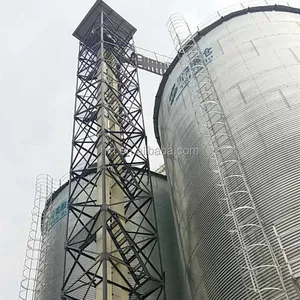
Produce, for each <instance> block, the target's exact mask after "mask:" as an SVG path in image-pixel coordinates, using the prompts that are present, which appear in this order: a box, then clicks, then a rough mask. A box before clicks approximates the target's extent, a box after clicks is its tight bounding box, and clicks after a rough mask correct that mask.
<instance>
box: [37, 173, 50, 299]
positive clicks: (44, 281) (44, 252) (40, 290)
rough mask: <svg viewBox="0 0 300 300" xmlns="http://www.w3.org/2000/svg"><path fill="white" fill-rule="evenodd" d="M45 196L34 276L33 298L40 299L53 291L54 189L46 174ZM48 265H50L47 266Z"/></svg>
mask: <svg viewBox="0 0 300 300" xmlns="http://www.w3.org/2000/svg"><path fill="white" fill-rule="evenodd" d="M43 189H44V193H45V197H46V198H47V201H49V202H48V208H47V210H46V211H44V215H43V216H42V217H41V250H40V258H39V264H38V268H37V276H36V289H35V295H34V300H41V299H43V297H44V298H45V299H47V295H48V294H49V293H53V291H52V290H51V286H52V285H53V282H52V280H51V278H49V277H51V275H52V274H51V272H50V268H51V267H53V262H52V266H50V260H49V257H50V251H51V247H53V232H52V230H51V229H52V219H53V213H54V209H53V199H52V192H53V190H54V180H53V178H51V177H50V176H48V175H47V179H46V182H45V183H44V186H43ZM49 266H50V267H49Z"/></svg>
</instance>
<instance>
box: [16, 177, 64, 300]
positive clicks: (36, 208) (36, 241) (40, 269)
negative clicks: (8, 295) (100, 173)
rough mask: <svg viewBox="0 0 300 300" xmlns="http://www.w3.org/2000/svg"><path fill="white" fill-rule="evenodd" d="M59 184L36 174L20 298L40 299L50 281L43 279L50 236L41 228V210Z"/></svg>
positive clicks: (45, 271) (50, 178)
mask: <svg viewBox="0 0 300 300" xmlns="http://www.w3.org/2000/svg"><path fill="white" fill-rule="evenodd" d="M61 184H62V181H61V180H54V179H53V178H52V177H51V176H49V175H46V174H42V175H39V176H37V179H36V184H35V195H34V205H33V210H32V212H31V215H32V220H31V225H30V230H29V237H28V242H27V247H26V252H25V262H24V269H23V275H22V279H21V284H20V291H19V299H20V300H38V299H40V297H39V295H40V293H41V291H43V290H45V288H46V287H48V285H49V284H50V282H48V281H45V274H47V270H46V268H47V264H46V256H47V248H49V246H50V245H51V236H50V235H49V232H48V231H47V232H46V231H43V229H42V228H43V227H44V224H43V211H44V208H45V205H46V203H49V204H50V203H52V201H51V197H52V193H53V192H54V191H55V190H56V189H57V188H58V187H59V186H60V185H61ZM50 205H52V204H50ZM49 209H51V207H50V208H49Z"/></svg>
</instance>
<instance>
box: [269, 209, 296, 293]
mask: <svg viewBox="0 0 300 300" xmlns="http://www.w3.org/2000/svg"><path fill="white" fill-rule="evenodd" d="M273 229H274V232H275V235H276V238H277V241H278V244H279V246H280V250H281V254H282V256H283V258H284V261H285V264H286V266H287V269H288V271H289V274H290V276H291V280H292V283H293V286H294V288H295V290H296V292H297V294H298V296H299V297H300V218H299V212H298V213H294V214H291V215H289V216H286V217H283V218H281V219H279V220H277V221H276V222H275V223H274V225H273Z"/></svg>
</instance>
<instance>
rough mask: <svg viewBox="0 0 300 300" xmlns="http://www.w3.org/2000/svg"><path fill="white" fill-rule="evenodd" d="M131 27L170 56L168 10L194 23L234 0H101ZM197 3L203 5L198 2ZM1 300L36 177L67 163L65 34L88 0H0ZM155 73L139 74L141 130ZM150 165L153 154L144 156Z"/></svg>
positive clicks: (10, 292)
mask: <svg viewBox="0 0 300 300" xmlns="http://www.w3.org/2000/svg"><path fill="white" fill-rule="evenodd" d="M106 2H107V4H108V5H110V6H111V7H112V8H113V9H115V10H116V11H117V12H118V13H119V14H121V15H122V16H123V17H124V18H126V19H127V20H128V21H129V22H130V23H131V24H132V25H134V26H135V27H136V28H137V29H138V31H137V34H136V37H135V40H136V45H138V46H140V47H143V48H147V49H150V50H153V51H156V52H158V53H161V54H165V55H170V54H171V53H172V52H173V46H172V42H171V39H170V37H169V34H168V31H167V29H166V22H167V20H168V17H169V16H170V15H171V14H172V13H174V12H180V13H182V14H183V15H185V16H186V17H187V18H188V20H189V21H191V22H192V23H193V25H195V24H197V23H200V22H201V21H202V20H203V19H205V18H207V17H208V16H209V15H211V14H213V13H214V12H216V11H217V9H220V8H222V7H225V6H227V5H231V4H233V3H238V1H236V0H209V1H207V0H206V1H204V0H203V1H199V0H198V1H196V0H184V1H183V0H127V1H121V0H107V1H106ZM201 3H202V4H201ZM0 4H1V7H0V66H1V69H0V97H1V100H0V101H1V118H0V122H1V125H0V134H1V140H2V147H1V150H0V151H1V156H0V157H1V165H2V171H1V173H0V174H1V209H0V234H1V238H0V290H1V296H0V298H1V300H2V299H3V300H15V299H17V298H18V291H19V284H20V279H21V275H22V269H23V261H24V252H25V246H26V241H27V236H28V230H29V225H30V211H31V209H32V205H33V196H34V182H35V177H36V176H37V175H38V174H40V173H48V174H50V175H52V176H53V177H60V176H61V175H63V174H65V173H66V172H67V171H68V168H69V161H70V149H71V128H72V115H73V103H74V93H75V79H76V67H77V54H78V53H77V51H78V42H77V40H76V39H75V38H73V37H72V32H73V31H74V29H75V28H76V26H77V25H78V24H79V22H80V21H81V20H82V18H83V17H84V16H85V14H86V13H87V11H88V10H89V8H90V7H91V6H92V5H93V4H94V0H52V1H45V0H26V1H24V0H14V1H4V0H0ZM160 79H161V78H160V77H159V76H156V75H153V74H147V73H145V72H144V71H142V72H140V84H141V90H142V97H143V105H144V114H145V119H146V128H147V132H148V137H149V142H150V146H151V147H157V145H156V143H155V138H154V134H153V128H152V114H153V103H154V97H155V94H156V90H157V87H158V84H159V82H160ZM151 161H152V169H156V168H157V167H158V165H159V164H160V162H162V160H161V159H159V158H157V157H156V158H154V157H151Z"/></svg>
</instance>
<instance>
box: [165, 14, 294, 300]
mask: <svg viewBox="0 0 300 300" xmlns="http://www.w3.org/2000/svg"><path fill="white" fill-rule="evenodd" d="M168 27H169V32H170V34H171V37H172V39H173V42H174V45H175V48H176V50H177V51H178V55H179V56H180V58H181V59H180V63H181V66H182V68H183V69H188V78H186V80H187V81H189V80H190V83H188V87H187V88H188V89H189V93H190V94H191V99H192V102H195V103H193V105H194V108H195V117H196V118H197V119H198V120H199V121H198V123H199V126H200V127H201V128H202V129H201V130H202V131H204V132H205V134H204V136H205V138H206V141H204V144H205V146H206V147H209V148H210V149H211V150H212V151H211V152H212V155H211V160H210V164H211V168H212V170H213V171H214V173H215V175H216V176H217V181H218V182H219V184H218V185H219V187H220V189H221V190H220V193H221V194H222V197H221V199H220V201H219V202H220V205H221V210H222V213H223V215H224V220H225V226H226V228H227V229H228V231H229V233H230V235H231V239H232V242H233V246H234V249H235V254H236V258H237V262H238V264H239V266H240V268H241V274H242V277H243V280H244V283H245V287H246V291H247V298H248V299H251V300H252V299H255V300H256V299H257V300H265V299H277V300H287V299H288V296H287V292H286V289H285V285H284V282H283V278H282V274H281V269H280V266H279V264H278V262H277V259H276V256H275V253H274V251H273V249H272V246H271V244H270V242H269V240H268V237H267V235H266V233H265V230H264V227H263V224H262V221H261V219H260V217H259V215H258V212H257V209H256V206H255V202H254V199H253V197H252V194H251V190H250V188H249V185H248V183H247V180H246V176H245V174H244V170H243V167H242V164H241V159H240V157H239V153H238V150H237V147H236V145H235V141H234V139H233V136H232V133H231V131H230V127H229V124H228V121H227V119H226V116H225V114H224V111H223V108H222V105H221V103H220V100H219V99H218V95H217V92H216V90H215V87H214V84H213V81H212V79H211V77H210V74H209V70H208V68H207V63H206V61H205V57H204V55H203V53H202V51H201V50H200V47H199V45H198V44H197V42H196V41H195V40H194V38H193V35H192V33H191V30H190V28H189V26H188V24H187V23H186V21H185V20H184V18H183V17H182V16H180V15H173V16H172V17H171V18H170V21H169V26H168ZM268 278H270V280H268Z"/></svg>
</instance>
